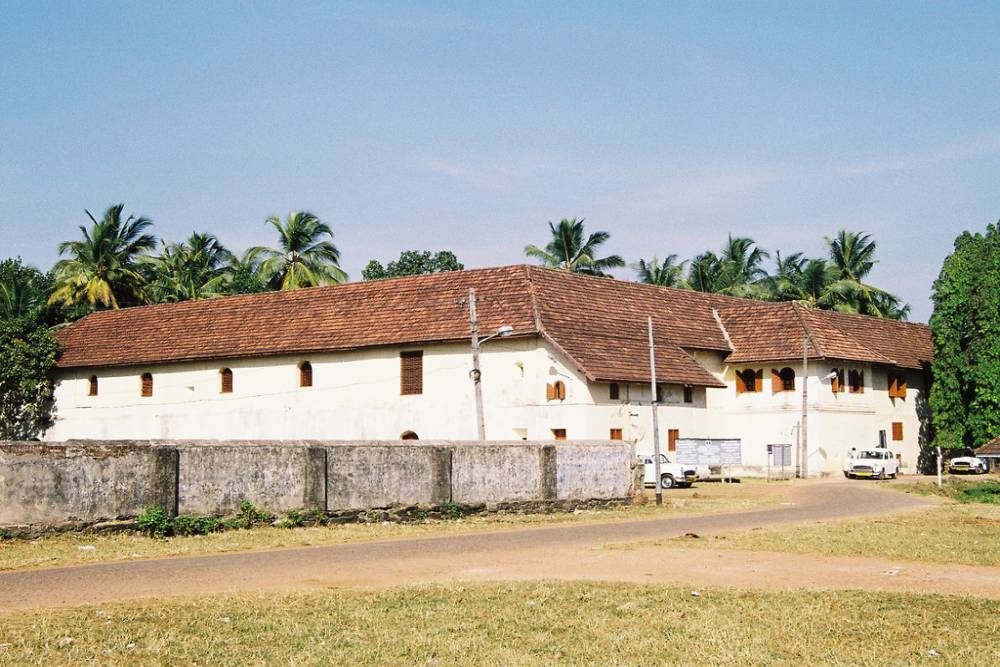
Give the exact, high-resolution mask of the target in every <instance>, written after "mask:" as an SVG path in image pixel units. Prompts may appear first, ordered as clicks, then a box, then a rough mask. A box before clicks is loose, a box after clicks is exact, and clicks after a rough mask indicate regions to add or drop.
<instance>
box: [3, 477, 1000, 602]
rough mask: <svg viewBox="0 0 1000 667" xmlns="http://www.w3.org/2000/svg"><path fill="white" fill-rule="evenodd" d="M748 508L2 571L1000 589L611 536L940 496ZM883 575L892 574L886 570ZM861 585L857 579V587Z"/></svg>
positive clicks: (165, 581) (106, 589)
mask: <svg viewBox="0 0 1000 667" xmlns="http://www.w3.org/2000/svg"><path fill="white" fill-rule="evenodd" d="M791 498H792V502H791V503H790V504H788V505H783V506H780V507H777V508H771V509H764V510H755V511H748V512H739V513H730V514H715V515H704V516H683V517H672V518H665V519H653V520H641V521H619V522H614V523H594V524H578V525H571V526H560V527H552V528H532V529H526V530H518V531H504V532H497V533H477V534H468V535H456V536H447V537H430V538H420V539H407V540H392V541H381V542H367V543H356V544H344V545H336V546H324V547H309V548H304V549H283V550H276V551H261V552H250V553H235V554H222V555H216V556H201V557H188V558H172V559H163V560H152V561H134V562H124V563H107V564H99V565H87V566H78V567H68V568H52V569H42V570H29V571H20V572H9V573H0V611H2V610H13V609H26V608H34V607H49V606H63V605H78V604H88V603H97V602H105V601H110V600H119V599H130V598H138V597H147V596H164V595H181V594H202V593H220V592H231V591H272V590H289V589H303V588H339V587H348V586H363V587H368V586H389V585H399V584H412V583H427V582H444V581H455V580H461V581H472V580H524V579H539V578H546V579H587V580H615V581H648V582H661V583H668V582H669V583H683V584H686V585H691V586H692V587H696V586H707V585H724V586H728V585H732V586H740V587H762V588H769V589H775V588H801V587H811V588H844V587H857V583H853V582H858V581H863V582H865V583H864V585H865V586H866V587H868V588H876V589H881V590H913V591H926V592H950V593H969V594H978V595H988V596H991V597H1000V569H998V568H981V567H963V566H937V565H924V564H921V565H916V564H912V563H906V564H900V563H895V562H891V561H883V560H873V559H857V558H829V557H817V556H801V555H789V554H767V553H747V552H724V551H705V550H697V551H695V550H685V549H673V548H655V549H639V550H619V549H603V548H602V547H603V546H604V545H607V544H610V543H619V542H632V541H637V540H651V539H658V538H667V537H673V536H678V535H683V534H685V533H687V532H695V533H698V534H702V535H708V534H714V533H720V532H725V531H731V530H743V529H748V528H754V527H758V526H769V525H775V524H784V523H792V522H813V521H823V520H830V519H837V518H844V517H856V516H862V515H879V514H888V513H892V512H899V511H906V510H912V509H919V508H922V507H926V506H929V505H931V504H932V502H933V501H931V500H928V499H924V498H918V497H914V496H909V495H905V494H901V493H896V492H892V491H888V490H885V489H880V488H878V487H877V486H876V485H875V484H866V483H857V482H855V483H845V482H818V483H812V484H803V485H801V486H798V487H795V489H794V490H793V493H792V496H791ZM880 573H885V574H880ZM849 583H851V586H847V584H849Z"/></svg>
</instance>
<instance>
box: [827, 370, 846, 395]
mask: <svg viewBox="0 0 1000 667" xmlns="http://www.w3.org/2000/svg"><path fill="white" fill-rule="evenodd" d="M830 372H831V373H835V375H834V377H833V380H832V381H831V382H830V389H831V391H833V393H835V394H839V393H840V392H842V391H844V369H843V368H831V369H830Z"/></svg>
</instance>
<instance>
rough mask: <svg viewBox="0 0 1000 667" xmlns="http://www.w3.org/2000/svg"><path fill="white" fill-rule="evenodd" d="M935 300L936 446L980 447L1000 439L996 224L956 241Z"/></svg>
mask: <svg viewBox="0 0 1000 667" xmlns="http://www.w3.org/2000/svg"><path fill="white" fill-rule="evenodd" d="M933 301H934V314H933V315H932V316H931V327H932V329H933V331H934V384H933V386H932V388H931V392H930V408H931V415H932V421H933V424H934V429H935V432H936V436H935V439H934V443H935V444H936V445H938V446H941V447H947V448H953V449H961V448H967V447H978V446H980V445H982V444H983V443H985V442H986V441H988V440H990V439H991V438H994V437H996V436H998V435H1000V223H997V224H994V225H989V226H988V227H987V228H986V233H985V234H978V233H977V234H972V233H970V232H964V233H963V234H962V235H961V236H959V237H958V238H957V239H956V240H955V250H954V252H952V253H951V254H950V255H949V256H948V257H947V258H946V259H945V261H944V266H942V268H941V273H940V275H939V276H938V278H937V280H936V281H935V282H934V293H933Z"/></svg>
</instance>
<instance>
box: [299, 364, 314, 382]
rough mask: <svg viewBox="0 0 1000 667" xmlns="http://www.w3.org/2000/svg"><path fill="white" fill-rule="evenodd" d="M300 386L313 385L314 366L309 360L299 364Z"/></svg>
mask: <svg viewBox="0 0 1000 667" xmlns="http://www.w3.org/2000/svg"><path fill="white" fill-rule="evenodd" d="M299 386H300V387H311V386H313V367H312V364H311V363H309V362H308V361H303V362H302V363H301V364H299Z"/></svg>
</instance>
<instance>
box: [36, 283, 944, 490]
mask: <svg viewBox="0 0 1000 667" xmlns="http://www.w3.org/2000/svg"><path fill="white" fill-rule="evenodd" d="M470 288H474V289H475V292H476V296H477V302H478V316H479V331H480V332H481V335H488V334H490V333H491V332H494V331H496V330H498V329H500V328H504V327H510V335H507V336H505V337H502V338H500V337H498V338H494V339H492V340H490V341H489V342H487V343H486V344H485V345H483V347H482V353H481V368H482V376H481V377H482V390H483V396H484V422H485V427H486V437H487V438H488V439H490V440H517V439H531V440H546V439H557V440H558V439H607V438H611V439H620V440H625V441H628V442H631V443H634V445H635V447H636V449H637V451H639V452H648V451H651V449H652V438H651V428H652V415H651V412H650V410H651V407H650V398H651V393H652V392H651V388H650V368H649V355H648V339H647V335H648V334H647V317H652V319H653V325H654V331H655V335H654V338H655V356H656V375H657V380H658V382H659V385H658V389H659V391H658V393H659V408H658V410H659V413H658V416H659V424H660V428H661V434H660V436H661V442H662V443H663V447H664V450H667V451H669V450H671V449H673V446H674V443H675V441H676V439H677V438H689V437H691V438H739V439H740V440H741V442H742V449H743V462H744V470H743V473H744V474H747V473H751V474H752V473H754V472H761V471H762V470H763V469H764V467H765V466H766V465H767V461H768V459H767V445H768V444H775V443H788V444H792V445H795V444H796V443H797V441H798V438H799V436H800V430H801V429H800V423H801V419H802V389H803V383H808V406H807V415H808V417H807V419H808V423H807V425H808V429H807V433H808V457H809V458H808V462H807V463H808V470H809V472H810V473H811V474H840V470H841V466H842V463H843V460H844V458H845V456H846V454H847V452H848V451H849V450H850V449H851V448H858V449H862V448H871V447H875V446H878V445H879V443H880V442H884V443H885V444H886V445H887V446H888V447H889V448H890V449H891V450H892V451H893V452H894V453H897V454H899V456H900V458H901V462H902V467H903V470H904V471H909V470H913V469H914V467H915V465H916V463H917V457H918V452H919V445H920V439H921V437H922V433H923V419H922V417H923V416H924V415H925V414H926V410H927V408H926V397H925V392H926V387H927V383H928V382H929V377H930V373H929V371H930V363H931V332H930V329H929V328H928V327H927V326H925V325H921V324H910V323H904V322H896V321H890V320H881V319H876V318H871V317H865V316H859V315H845V314H841V313H835V312H830V311H818V310H811V309H808V308H805V307H802V306H799V305H797V304H794V303H766V302H759V301H750V300H745V299H737V298H730V297H723V296H718V295H713V294H704V293H700V292H692V291H685V290H678V289H671V288H664V287H656V286H651V285H642V284H637V283H632V282H624V281H619V280H612V279H607V278H594V277H586V276H580V275H574V274H570V273H566V272H563V271H556V270H551V269H542V268H537V267H531V266H508V267H501V268H492V269H477V270H469V271H456V272H450V273H440V274H434V275H426V276H415V277H409V278H398V279H392V280H383V281H376V282H362V283H351V284H347V285H338V286H331V287H317V288H311V289H300V290H292V291H287V292H270V293H264V294H254V295H246V296H234V297H224V298H217V299H210V300H204V301H191V302H185V303H177V304H165V305H157V306H145V307H139V308H127V309H122V310H115V311H103V312H97V313H94V314H92V315H88V316H87V317H85V318H83V319H81V320H79V321H78V322H76V323H74V324H72V325H71V326H69V327H67V328H66V329H64V330H63V331H62V332H61V333H60V339H61V342H62V343H63V345H64V351H63V353H62V355H61V357H60V359H59V361H58V366H57V376H56V377H57V386H56V413H55V423H54V425H53V426H52V428H51V429H50V430H49V431H48V433H47V434H46V436H45V439H47V440H66V439H156V440H162V439H227V440H232V439H281V440H301V439H322V440H362V439H363V440H390V439H393V440H394V439H400V438H404V439H408V438H420V439H435V440H472V439H475V438H476V435H477V430H476V417H475V400H474V385H473V382H472V381H471V379H470V370H471V368H472V358H471V346H470V338H471V335H470V326H469V312H468V294H469V290H470ZM803 347H805V352H806V354H807V356H808V363H807V364H806V368H805V369H804V368H803V351H804V350H803ZM793 450H794V447H793Z"/></svg>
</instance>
